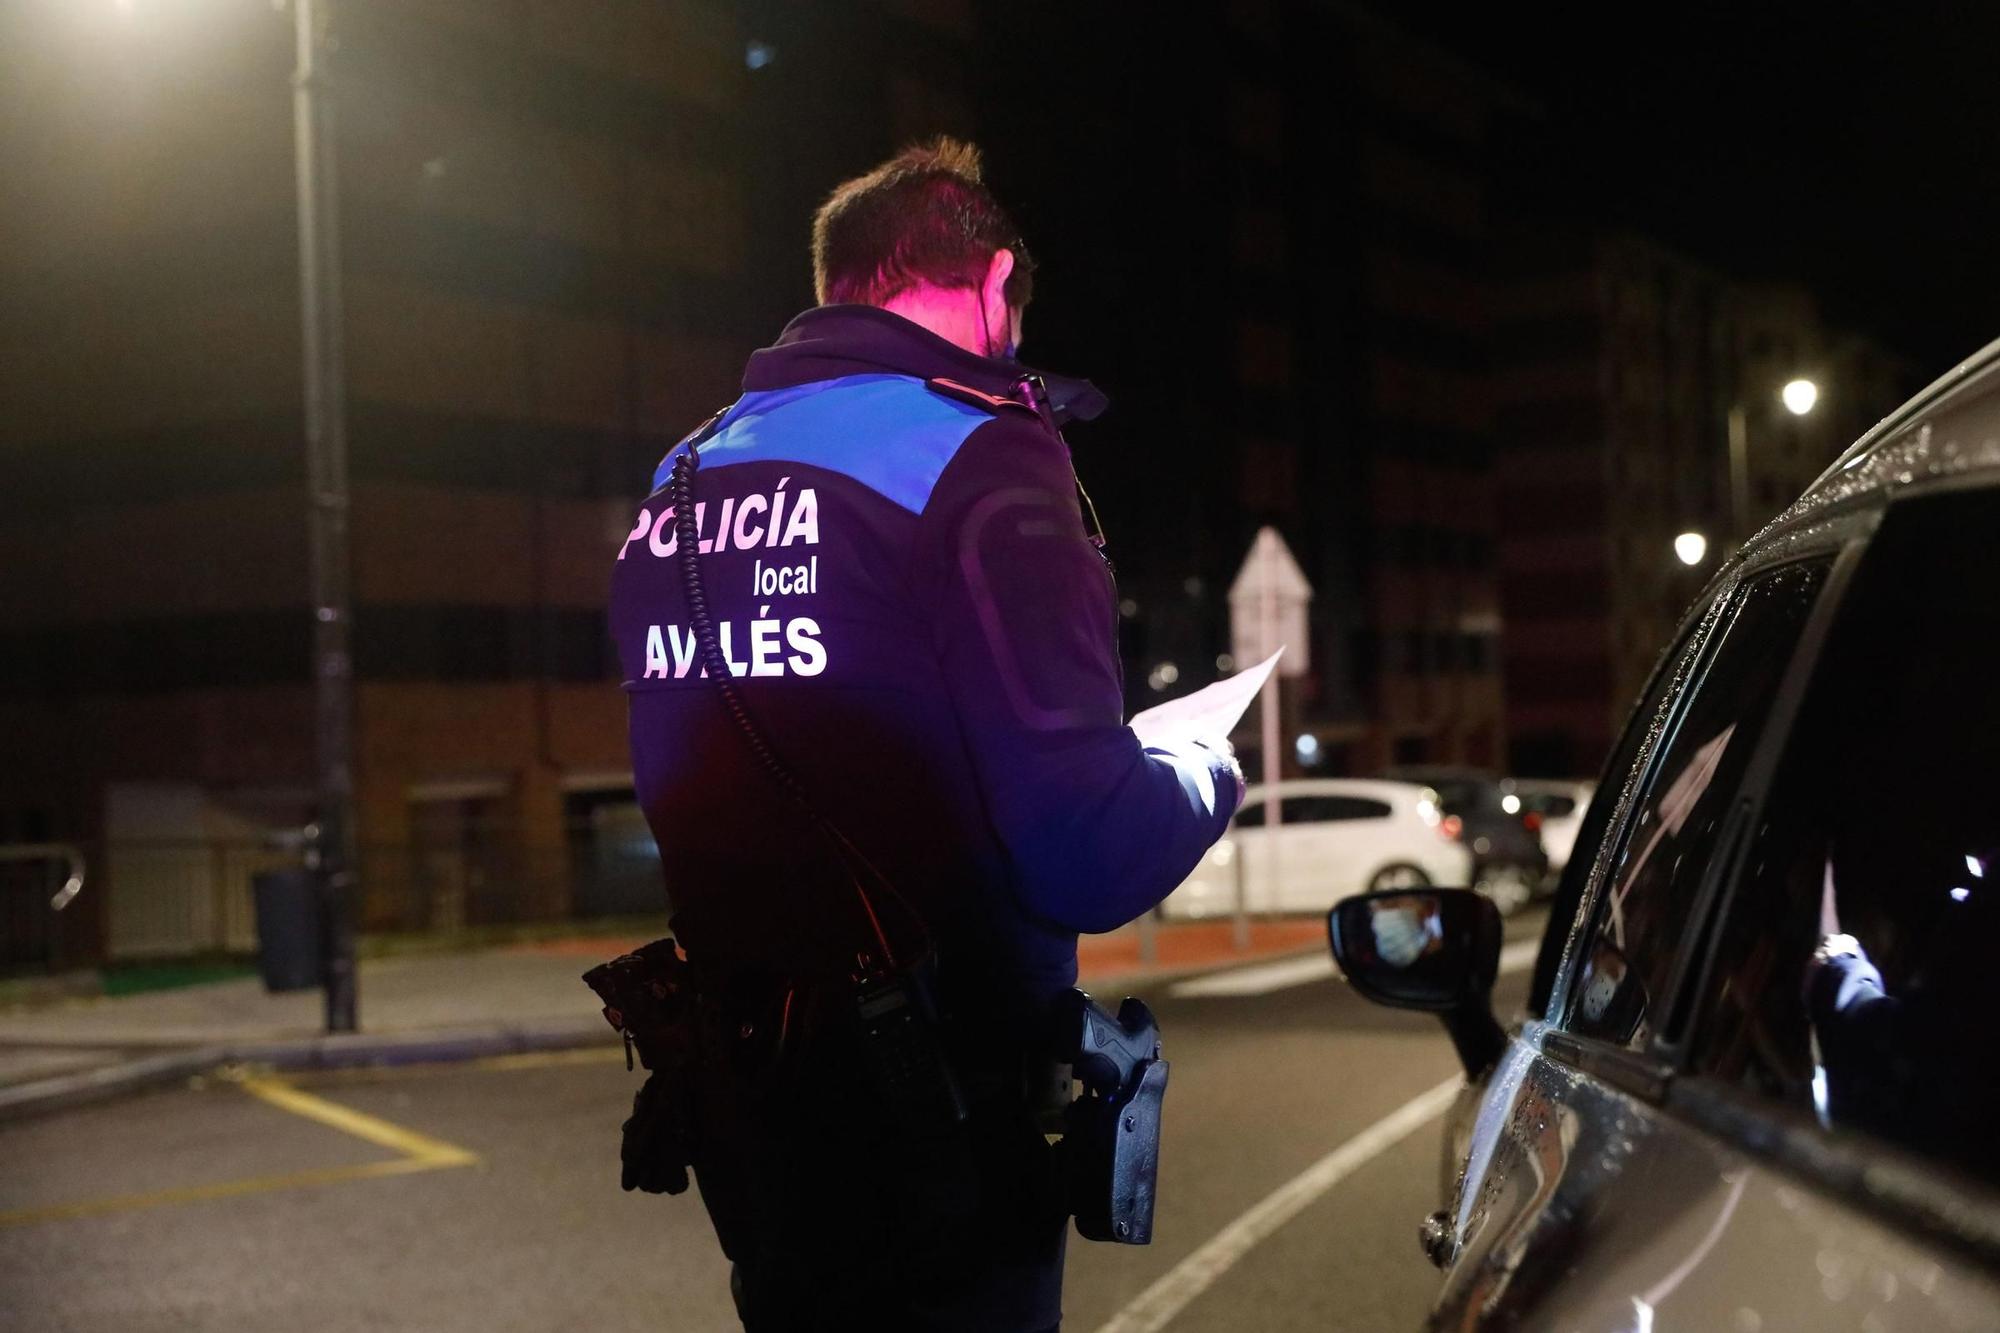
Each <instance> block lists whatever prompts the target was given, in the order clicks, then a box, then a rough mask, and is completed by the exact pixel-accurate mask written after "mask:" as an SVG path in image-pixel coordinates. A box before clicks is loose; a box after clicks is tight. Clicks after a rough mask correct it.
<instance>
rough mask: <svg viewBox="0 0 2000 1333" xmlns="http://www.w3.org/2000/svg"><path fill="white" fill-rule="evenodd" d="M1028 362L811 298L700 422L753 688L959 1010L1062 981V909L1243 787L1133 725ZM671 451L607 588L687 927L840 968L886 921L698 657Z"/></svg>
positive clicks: (1086, 917) (642, 768) (717, 940)
mask: <svg viewBox="0 0 2000 1333" xmlns="http://www.w3.org/2000/svg"><path fill="white" fill-rule="evenodd" d="M1018 374H1019V370H1018V367H1013V366H1011V365H1009V364H1008V363H1003V362H999V361H993V360H988V359H985V358H981V357H977V356H974V355H972V354H971V353H969V352H966V351H964V350H962V349H960V348H958V347H956V346H954V345H952V344H951V343H948V342H946V341H944V340H943V339H941V338H939V337H937V336H935V335H933V334H932V333H930V332H929V331H928V330H925V329H923V328H921V327H919V326H918V325H916V324H913V323H911V322H909V321H908V320H905V319H903V318H902V317H901V316H898V315H895V314H891V313H890V312H888V311H885V310H880V309H876V308H873V307H867V306H825V307H821V308H819V309H815V310H811V311H808V312H806V313H805V314H803V315H800V316H799V317H798V318H797V319H795V320H793V321H792V323H791V324H790V326H788V327H787V328H786V329H785V331H784V334H783V336H781V337H780V338H779V340H778V342H777V344H776V345H775V346H773V347H768V348H765V349H764V350H762V351H759V352H757V353H755V354H754V355H752V357H751V358H750V363H749V366H748V369H747V370H746V372H745V374H744V378H743V389H744V393H743V396H742V397H741V398H740V399H738V400H737V401H736V403H735V404H734V405H733V406H731V407H730V408H728V409H727V411H726V412H724V413H723V414H722V415H721V416H720V417H719V418H718V419H716V420H715V421H712V422H710V423H709V424H708V425H706V426H704V427H703V429H702V430H700V431H697V432H696V434H695V436H693V437H691V438H692V439H693V440H694V441H695V442H696V444H697V447H698V449H699V455H700V470H699V471H698V473H697V474H696V477H695V498H696V500H697V502H698V503H697V505H696V510H697V517H698V526H699V531H700V546H699V551H700V554H701V567H702V573H703V579H704V581H705V585H706V590H707V597H708V600H709V603H710V606H711V608H712V613H713V615H714V617H715V620H716V622H717V627H718V633H719V636H720V638H721V641H722V646H723V649H724V652H725V653H726V654H727V656H728V658H729V661H730V668H731V672H732V674H733V675H735V676H737V677H740V679H739V681H738V686H739V688H740V690H741V691H742V693H743V696H744V699H745V702H746V705H747V707H748V709H749V711H750V712H751V713H752V715H753V716H754V718H755V719H756V722H757V724H758V725H759V727H760V728H761V729H762V730H763V731H764V732H765V733H766V734H767V735H768V737H769V738H770V740H771V742H772V744H773V746H774V748H775V749H776V750H777V751H778V753H779V754H780V755H781V756H782V758H783V760H784V762H785V763H786V764H787V765H788V766H790V767H791V768H792V769H793V770H795V771H796V772H797V774H798V776H799V777H800V778H801V780H802V781H803V783H804V784H805V786H806V787H807V789H808V790H809V791H810V792H811V793H812V796H813V799H814V801H815V802H816V803H817V804H818V805H819V807H820V809H821V812H822V813H823V814H824V815H826V816H827V817H828V818H830V819H831V820H832V821H833V822H834V823H835V824H836V825H837V826H838V827H839V828H840V829H841V831H842V832H843V833H844V834H846V836H847V837H848V838H849V839H851V840H852V841H853V842H854V843H855V844H856V845H857V846H858V847H859V848H860V849H861V850H862V852H863V853H864V854H865V855H866V856H867V857H868V858H869V859H870V860H872V861H873V862H874V863H875V864H876V865H877V866H879V867H880V868H881V870H882V871H883V872H884V873H885V874H886V875H887V876H888V878H889V879H890V880H892V881H893V882H894V884H895V886H896V890H897V893H898V895H899V896H900V897H901V898H902V899H905V900H907V906H905V905H902V904H898V903H896V902H894V901H890V902H886V903H878V904H877V910H878V911H879V912H880V913H881V915H882V917H883V920H884V924H885V925H886V926H887V927H888V928H889V930H890V932H891V934H892V936H895V937H899V938H900V940H901V941H902V943H903V944H905V945H907V944H908V943H910V942H911V941H913V940H914V939H916V938H918V935H919V933H920V931H923V930H928V931H929V932H930V934H931V935H932V936H933V937H934V938H935V940H936V942H937V944H938V946H939V956H940V958H941V960H942V962H943V968H942V975H943V981H942V984H943V986H944V989H945V993H946V1001H947V1003H948V1004H950V1005H951V1006H952V1007H953V1008H954V1009H955V1010H956V1011H957V1012H959V1013H960V1014H964V1015H972V1016H975V1017H976V1016H977V1015H980V1014H983V1015H986V1016H987V1017H989V1018H991V1019H994V1020H998V1022H999V1024H1000V1026H1001V1027H1003V1028H1013V1029H1015V1030H1016V1031H1019V1030H1021V1029H1020V1028H1019V1023H1020V1022H1022V1021H1026V1020H1030V1019H1031V1018H1032V1015H1033V1014H1034V1013H1035V1012H1037V1011H1038V1009H1039V1008H1040V1006H1041V1005H1042V1004H1043V1003H1044V1002H1045V1001H1046V1000H1047V999H1048V998H1049V997H1050V996H1051V995H1053V994H1054V993H1055V992H1057V991H1059V990H1061V989H1062V988H1063V987H1066V986H1068V985H1071V984H1072V983H1073V982H1074V981H1075V977H1076V935H1077V932H1079V931H1103V930H1109V929H1111V928H1113V927H1115V926H1118V925H1120V924H1122V923H1124V922H1126V921H1129V920H1131V919H1132V918H1134V917H1136V916H1138V915H1139V914H1140V913H1142V912H1144V911H1145V910H1147V909H1148V908H1150V907H1151V906H1152V905H1153V904H1154V903H1156V902H1158V901H1159V900H1160V899H1161V898H1162V897H1164V896H1166V894H1167V893H1168V892H1170V891H1171V890H1172V889H1173V888H1174V887H1175V886H1176V885H1177V884H1178V883H1180V881H1181V880H1182V879H1183V878H1185V877H1186V875H1187V874H1188V873H1189V872H1190V871H1191V870H1192V869H1193V868H1194V866H1195V864H1196V863H1197V862H1198V861H1199V859H1200V858H1201V855H1202V853H1203V852H1204V850H1205V849H1206V848H1207V847H1208V846H1209V845H1210V844H1211V843H1213V842H1214V841H1215V840H1216V839H1217V838H1218V837H1219V836H1220V835H1221V834H1222V832H1223V830H1224V828H1225V826H1226V825H1227V823H1228V820H1229V817H1230V815H1231V814H1232V813H1233V807H1234V804H1235V802H1236V799H1237V795H1236V787H1235V783H1234V780H1233V778H1231V777H1229V776H1227V775H1226V770H1225V762H1226V761H1224V760H1223V759H1221V758H1220V757H1219V756H1217V755H1214V754H1212V753H1210V752H1209V751H1207V750H1204V749H1201V748H1199V747H1189V748H1188V750H1187V752H1186V753H1180V754H1176V753H1169V752H1167V751H1164V750H1157V749H1155V750H1147V749H1143V748H1142V747H1141V746H1140V743H1139V741H1138V739H1137V738H1136V737H1135V736H1134V735H1133V734H1132V732H1131V731H1130V730H1129V729H1128V728H1127V727H1126V726H1125V725H1124V719H1123V700H1122V697H1121V687H1120V676H1121V672H1120V667H1119V661H1118V652H1117V645H1116V632H1117V596H1116V591H1115V588H1114V586H1113V581H1112V574H1111V571H1110V569H1109V567H1108V566H1107V564H1106V562H1105V560H1104V559H1103V557H1102V555H1101V554H1100V552H1099V550H1098V549H1097V547H1096V546H1095V545H1094V544H1093V543H1092V542H1091V541H1090V540H1089V539H1088V538H1087V536H1086V535H1085V531H1084V527H1083V523H1082V518H1081V515H1080V511H1079V506H1078V502H1077V491H1076V483H1075V476H1074V473H1073V472H1072V470H1071V465H1070V459H1069V453H1068V450H1067V449H1066V447H1065V446H1064V444H1063V442H1062V440H1061V439H1060V437H1058V436H1057V435H1055V434H1054V433H1053V432H1052V431H1051V430H1050V429H1049V428H1048V427H1046V426H1045V425H1044V424H1043V422H1042V420H1041V418H1040V417H1039V415H1038V414H1037V413H1036V412H1035V411H1034V410H1032V409H1030V408H1026V407H1023V406H1022V405H1020V404H1019V403H1017V402H1010V401H1006V399H1007V398H1008V397H1010V396H1011V394H1012V392H1013V390H1014V384H1015V380H1016V377H1017V376H1018ZM940 379H941V380H945V381H949V382H950V383H949V384H937V383H933V382H932V381H935V380H940ZM684 448H686V442H685V441H684V442H683V443H682V445H680V446H678V447H677V448H676V449H675V451H674V453H672V454H669V455H668V458H667V460H666V461H664V462H663V463H662V464H661V466H660V471H659V473H658V474H657V475H656V476H655V478H654V486H655V490H654V492H653V494H652V495H651V496H649V497H648V498H647V500H646V501H645V503H644V504H642V505H641V506H640V507H639V508H638V511H637V512H636V514H634V516H633V519H632V522H631V523H630V525H629V535H628V537H627V538H626V541H625V544H624V546H623V548H622V549H621V550H620V551H619V554H618V559H617V564H616V566H615V570H614V575H613V582H612V596H611V625H612V632H613V635H614V637H615V638H616V640H617V644H618V652H619V658H620V663H621V666H622V668H623V675H624V682H625V689H626V691H627V693H628V695H629V702H630V721H631V741H632V757H633V767H634V774H635V779H636V783H637V788H638V798H639V802H640V804H641V806H642V807H643V808H644V810H645V814H646V818H647V821H648V822H649V824H650V825H651V827H652V830H653V833H654V835H655V836H656V837H657V839H658V841H659V845H660V853H661V859H662V861H663V863H664V865H665V869H666V878H667V892H668V897H669V900H670V902H671V904H672V908H673V911H674V928H675V933H676V935H677V936H678V937H679V939H680V940H681V942H682V944H683V945H684V946H685V947H686V948H687V949H688V951H689V953H690V956H693V957H696V958H703V957H706V958H707V959H708V960H709V961H711V962H715V963H719V964H720V965H721V966H723V967H724V968H738V967H741V968H750V969H756V970H766V969H770V970H786V969H792V970H806V971H813V970H819V971H824V970H827V969H829V968H833V969H838V968H839V967H841V966H843V965H844V964H845V963H849V962H851V961H852V959H853V956H854V953H855V951H856V950H857V949H860V948H863V947H865V946H866V945H867V944H868V942H869V940H870V939H871V936H870V935H869V933H868V931H867V927H866V922H865V918H864V917H863V916H862V915H861V913H860V910H859V907H858V904H857V902H856V898H855V895H854V892H853V890H852V888H851V887H849V886H848V884H847V881H846V880H845V879H844V878H843V876H842V875H841V874H840V872H839V871H838V868H837V866H838V863H837V861H836V860H835V858H834V857H833V856H832V855H831V854H830V853H829V850H828V845H827V843H826V841H825V839H823V838H822V837H821V836H820V835H819V834H818V833H816V832H815V830H814V829H813V826H812V825H811V824H810V823H809V822H808V821H807V820H806V819H805V818H804V817H803V816H802V815H801V814H800V813H799V812H798V811H797V810H796V808H795V807H794V806H792V805H791V804H789V803H788V802H787V800H786V798H785V797H784V796H783V795H782V794H781V793H780V791H779V790H778V788H777V787H776V785H775V784H774V783H773V782H772V781H771V780H770V779H769V778H768V777H767V776H766V775H765V774H764V773H763V772H762V770H760V769H759V768H757V767H756V766H755V764H754V762H753V761H752V759H751V758H750V754H749V750H748V747H747V746H746V744H745V742H744V740H743V738H742V737H741V736H740V735H739V734H737V732H736V731H734V730H733V729H732V728H731V726H730V724H729V722H728V719H727V717H726V715H725V714H724V712H723V709H722V707H721V705H720V704H719V702H718V700H717V698H716V696H715V692H714V687H713V685H712V684H711V683H710V682H709V681H708V680H706V679H704V678H703V672H702V668H701V665H700V661H699V654H698V652H697V649H696V647H695V643H694V633H693V630H692V628H691V627H690V626H689V624H688V619H687V615H686V601H685V598H684V596H683V592H682V587H681V576H680V571H679V567H678V563H677V560H676V559H675V556H676V553H677V547H676V545H675V536H674V524H673V519H672V517H671V513H672V510H671V506H670V505H669V503H668V501H667V496H666V485H667V480H668V476H669V471H670V468H671V464H672V462H673V459H674V458H675V457H676V456H677V455H678V454H679V453H680V452H681V450H682V449H684ZM919 917H920V918H922V921H923V925H922V926H919V925H918V923H917V921H916V920H915V918H919Z"/></svg>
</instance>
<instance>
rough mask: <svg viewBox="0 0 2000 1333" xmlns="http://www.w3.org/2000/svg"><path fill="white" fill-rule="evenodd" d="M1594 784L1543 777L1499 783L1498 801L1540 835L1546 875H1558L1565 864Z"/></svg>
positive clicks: (1574, 842)
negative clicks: (1508, 806)
mask: <svg viewBox="0 0 2000 1333" xmlns="http://www.w3.org/2000/svg"><path fill="white" fill-rule="evenodd" d="M1594 789H1595V784H1593V783H1589V782H1552V781H1549V780H1547V779H1545V778H1506V779H1504V780H1502V782H1501V783H1500V792H1501V797H1500V803H1501V805H1502V806H1503V807H1505V806H1507V804H1508V801H1507V798H1508V797H1510V796H1511V797H1512V798H1513V805H1512V807H1511V808H1510V809H1509V810H1508V813H1510V814H1518V815H1519V816H1520V817H1521V822H1522V823H1524V824H1526V825H1527V826H1528V828H1529V829H1530V830H1532V831H1533V832H1535V833H1537V834H1540V835H1541V839H1542V851H1543V852H1544V853H1545V854H1546V855H1547V856H1548V858H1549V874H1550V876H1552V877H1558V878H1559V877H1560V876H1561V875H1562V872H1563V867H1564V866H1566V865H1568V864H1569V852H1570V848H1572V847H1574V846H1575V845H1576V831H1577V830H1578V829H1579V828H1582V827H1583V811H1584V807H1585V806H1587V805H1589V804H1590V794H1591V792H1592V791H1593V790H1594Z"/></svg>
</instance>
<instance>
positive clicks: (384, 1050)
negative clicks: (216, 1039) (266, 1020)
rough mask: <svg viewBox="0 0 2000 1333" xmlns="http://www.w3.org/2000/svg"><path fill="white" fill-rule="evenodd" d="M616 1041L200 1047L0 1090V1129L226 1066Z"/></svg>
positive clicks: (403, 1060) (583, 1024)
mask: <svg viewBox="0 0 2000 1333" xmlns="http://www.w3.org/2000/svg"><path fill="white" fill-rule="evenodd" d="M617 1041H618V1034H617V1033H615V1032H613V1031H612V1030H611V1028H610V1027H609V1025H607V1024H606V1023H605V1022H604V1020H603V1019H602V1018H600V1017H596V1016H592V1017H591V1018H590V1019H589V1020H588V1021H582V1020H576V1021H564V1022H558V1023H534V1024H511V1025H508V1026H505V1027H499V1028H467V1029H458V1030H456V1031H449V1032H406V1033H385V1034H383V1035H380V1036H376V1035H373V1034H367V1033H363V1034H357V1035H354V1036H345V1037H311V1038H306V1039H303V1040H299V1041H273V1042H245V1043H243V1044H241V1045H236V1046H201V1047H196V1048H193V1049H190V1050H180V1051H173V1052H168V1053H166V1054H162V1055H148V1056H143V1057H141V1058H139V1059H136V1060H127V1061H125V1062H123V1063H120V1064H116V1065H109V1066H105V1067H101V1068H98V1069H89V1070H83V1071H81V1072H79V1073H74V1074H58V1075H56V1076H54V1077H53V1078H44V1079H36V1080H34V1081H33V1082H30V1083H20V1084H16V1085H14V1086H13V1087H9V1088H0V1124H7V1123H11V1122H14V1121H19V1120H28V1119H32V1118H33V1117H36V1116H40V1115H46V1114H48V1113H50V1112H53V1111H67V1110H71V1109H73V1108H75V1107H79V1106H87V1105H92V1104H94V1103H98V1102H106V1101H112V1100H114V1099H117V1098H120V1097H129V1096H132V1095H134V1094H136V1093H140V1092H145V1091H147V1090H149V1089H152V1088H158V1087H163V1086H165V1085H167V1084H172V1083H178V1082H181V1081H182V1080H184V1079H189V1078H194V1077H197V1076H199V1075H202V1074H208V1073H212V1072H214V1071H215V1070H217V1069H220V1068H222V1067H223V1066H225V1065H256V1066H259V1067H262V1068H265V1069H274V1070H280V1071H285V1072H292V1071H299V1070H318V1069H354V1068H359V1067H362V1066H367V1065H383V1066H394V1065H409V1064H447V1063H455V1062H458V1061H464V1060H481V1059H485V1058H487V1057H490V1056H496V1055H526V1054H529V1053H531V1052H535V1051H561V1050H573V1049H576V1048H579V1047H585V1046H611V1045H616V1044H617Z"/></svg>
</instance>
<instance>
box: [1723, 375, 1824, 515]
mask: <svg viewBox="0 0 2000 1333" xmlns="http://www.w3.org/2000/svg"><path fill="white" fill-rule="evenodd" d="M1778 398H1779V400H1780V401H1781V402H1783V403H1784V405H1785V410H1786V411H1788V412H1790V413H1791V414H1792V415H1793V416H1795V417H1802V416H1804V415H1805V414H1806V413H1808V412H1810V411H1812V410H1813V407H1814V405H1815V404H1817V403H1818V402H1819V385H1817V384H1815V383H1814V382H1813V381H1811V380H1809V379H1795V380H1790V381H1788V382H1787V383H1786V384H1785V386H1784V388H1782V389H1780V390H1779V391H1778ZM1729 533H1730V536H1731V537H1733V538H1735V540H1737V541H1738V542H1741V541H1744V540H1746V539H1747V538H1748V537H1749V536H1750V414H1749V412H1748V411H1747V410H1746V409H1745V407H1744V405H1743V400H1742V399H1740V398H1739V399H1737V400H1736V402H1734V403H1732V404H1730V407H1729Z"/></svg>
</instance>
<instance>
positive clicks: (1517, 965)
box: [1500, 940, 1542, 977]
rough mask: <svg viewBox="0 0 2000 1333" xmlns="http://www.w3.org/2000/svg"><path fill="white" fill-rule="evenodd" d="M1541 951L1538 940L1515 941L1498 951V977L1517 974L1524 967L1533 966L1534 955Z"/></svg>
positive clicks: (1540, 944) (1540, 943)
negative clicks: (1511, 973) (1512, 973)
mask: <svg viewBox="0 0 2000 1333" xmlns="http://www.w3.org/2000/svg"><path fill="white" fill-rule="evenodd" d="M1541 951H1542V942H1541V941H1540V940H1515V941H1514V942H1513V943H1512V944H1509V945H1507V946H1505V947H1504V948H1502V949H1501V950H1500V975H1501V976H1503V977H1504V976H1506V975H1507V974H1508V973H1510V972H1519V971H1520V970H1521V969H1522V968H1524V967H1533V966H1534V965H1535V955H1536V954H1538V953H1540V952H1541Z"/></svg>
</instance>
